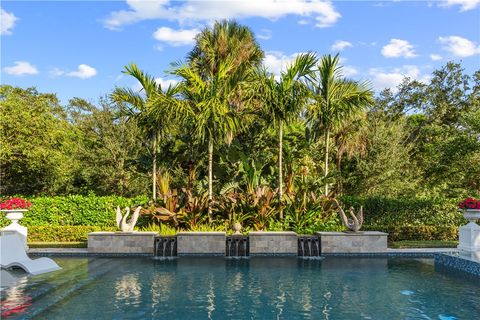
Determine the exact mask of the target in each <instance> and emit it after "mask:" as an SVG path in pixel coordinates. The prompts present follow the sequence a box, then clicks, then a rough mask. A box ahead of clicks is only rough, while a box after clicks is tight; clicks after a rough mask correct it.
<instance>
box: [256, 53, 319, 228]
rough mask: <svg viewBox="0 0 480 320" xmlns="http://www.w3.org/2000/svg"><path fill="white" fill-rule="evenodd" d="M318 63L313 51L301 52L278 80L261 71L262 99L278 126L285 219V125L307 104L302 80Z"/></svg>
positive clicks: (269, 117)
mask: <svg viewBox="0 0 480 320" xmlns="http://www.w3.org/2000/svg"><path fill="white" fill-rule="evenodd" d="M316 63H317V58H316V56H315V54H313V53H306V54H300V55H298V56H297V57H296V58H295V60H294V61H293V63H292V64H290V65H289V66H288V67H287V69H286V71H284V72H282V73H281V74H280V78H279V79H278V80H277V79H275V77H274V75H273V74H270V75H268V74H267V73H266V72H265V70H261V73H260V77H259V78H260V81H259V82H260V89H261V90H259V95H260V99H261V101H262V103H263V105H264V109H263V112H264V113H265V118H266V120H267V121H268V122H269V123H270V124H271V125H273V126H274V127H278V201H279V207H280V210H279V212H280V219H283V208H282V197H283V126H284V125H288V124H290V122H291V121H292V120H295V119H296V118H297V117H298V116H299V113H300V110H301V109H302V107H303V106H304V104H303V103H304V102H305V98H306V97H307V95H308V91H307V89H306V87H305V85H304V83H302V82H301V81H300V80H301V79H302V78H304V77H306V76H309V75H311V73H312V68H313V67H314V66H315V64H316Z"/></svg>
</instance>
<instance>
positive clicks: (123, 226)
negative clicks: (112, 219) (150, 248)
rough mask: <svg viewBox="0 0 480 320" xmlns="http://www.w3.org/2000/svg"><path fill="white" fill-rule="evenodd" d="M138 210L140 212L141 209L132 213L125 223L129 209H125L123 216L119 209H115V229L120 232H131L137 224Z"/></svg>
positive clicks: (138, 208)
mask: <svg viewBox="0 0 480 320" xmlns="http://www.w3.org/2000/svg"><path fill="white" fill-rule="evenodd" d="M140 210H142V207H137V209H135V211H134V212H133V215H132V218H131V219H130V221H129V222H127V218H128V216H129V215H130V207H126V208H125V211H126V213H125V215H123V216H122V212H121V210H120V207H117V217H116V220H117V227H118V228H119V229H120V230H122V232H133V228H134V227H135V225H136V224H137V220H138V216H139V215H140Z"/></svg>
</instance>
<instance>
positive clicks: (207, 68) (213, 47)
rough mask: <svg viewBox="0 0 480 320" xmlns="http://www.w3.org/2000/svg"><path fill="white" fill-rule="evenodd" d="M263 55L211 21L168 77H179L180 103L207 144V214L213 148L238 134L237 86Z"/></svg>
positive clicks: (242, 35) (232, 28)
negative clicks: (183, 62) (187, 108)
mask: <svg viewBox="0 0 480 320" xmlns="http://www.w3.org/2000/svg"><path fill="white" fill-rule="evenodd" d="M262 57H263V52H262V51H261V50H260V47H259V45H258V43H257V42H256V41H255V39H254V37H253V34H252V32H251V31H250V30H249V29H248V28H247V27H244V26H241V25H239V24H237V23H236V22H231V21H222V22H216V23H215V24H214V26H213V27H212V28H205V29H204V30H202V32H201V33H200V34H198V35H197V37H196V44H195V47H194V48H193V50H192V51H191V52H190V53H189V55H188V58H187V65H184V66H180V67H177V68H176V69H175V70H174V71H173V73H174V74H176V75H177V76H180V77H181V78H183V83H182V85H181V89H182V93H183V95H184V98H185V101H186V102H187V103H188V104H189V105H190V107H191V109H192V110H193V121H194V122H195V128H194V131H195V136H196V137H197V139H198V140H199V141H201V142H207V144H208V200H209V204H208V214H209V219H210V221H211V219H212V217H211V215H212V201H213V186H212V184H213V149H214V145H215V144H217V145H219V144H222V142H230V141H231V140H232V139H233V136H234V135H235V133H237V132H238V131H240V129H241V127H242V121H241V119H240V117H239V116H240V115H241V113H242V111H243V110H244V109H245V104H246V103H247V101H246V98H245V97H244V96H243V94H242V87H244V86H245V84H246V81H245V80H246V79H248V77H249V75H250V72H249V71H250V70H252V69H253V67H254V66H256V65H257V64H258V63H260V61H261V59H262Z"/></svg>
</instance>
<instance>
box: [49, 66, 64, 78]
mask: <svg viewBox="0 0 480 320" xmlns="http://www.w3.org/2000/svg"><path fill="white" fill-rule="evenodd" d="M49 73H50V75H51V76H52V77H59V76H63V75H64V74H65V71H63V70H62V69H59V68H53V69H52V70H50V72H49Z"/></svg>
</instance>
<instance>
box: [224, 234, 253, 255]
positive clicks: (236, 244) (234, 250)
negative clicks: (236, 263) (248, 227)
mask: <svg viewBox="0 0 480 320" xmlns="http://www.w3.org/2000/svg"><path fill="white" fill-rule="evenodd" d="M249 251H250V247H249V244H248V237H244V236H242V235H232V236H227V238H226V241H225V256H226V257H248V256H249V255H250V252H249Z"/></svg>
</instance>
